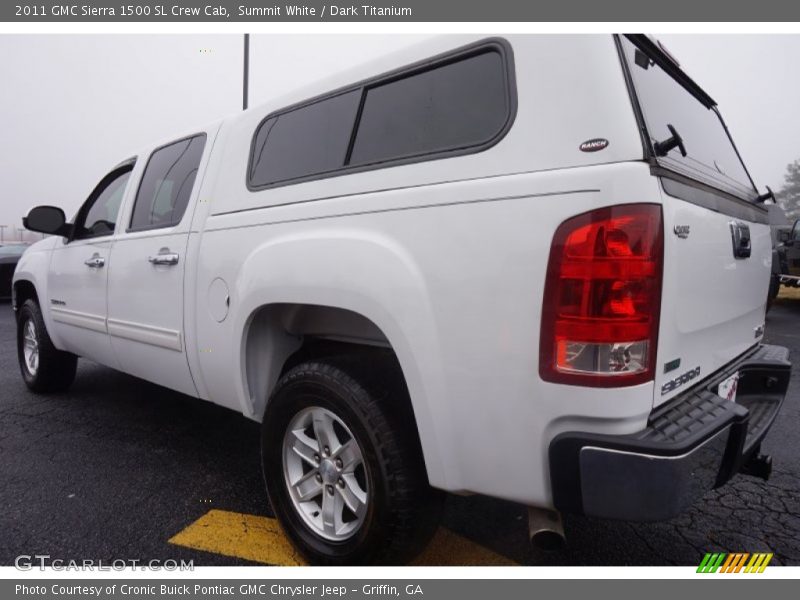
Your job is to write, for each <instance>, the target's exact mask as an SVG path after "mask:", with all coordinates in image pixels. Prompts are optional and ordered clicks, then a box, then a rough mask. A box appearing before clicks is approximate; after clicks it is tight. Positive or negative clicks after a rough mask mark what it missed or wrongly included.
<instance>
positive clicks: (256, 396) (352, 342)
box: [242, 303, 435, 473]
mask: <svg viewBox="0 0 800 600" xmlns="http://www.w3.org/2000/svg"><path fill="white" fill-rule="evenodd" d="M243 338H244V339H243V353H244V355H243V362H242V364H243V369H244V379H245V381H244V383H245V390H246V393H247V394H248V396H249V401H250V403H251V412H252V414H253V415H255V416H257V417H258V418H261V417H262V416H263V415H264V412H265V410H266V406H267V402H268V401H269V398H270V396H271V395H272V392H273V390H274V389H275V386H276V384H277V382H278V380H279V378H280V377H281V376H282V375H284V374H285V373H287V372H288V371H290V370H291V369H292V368H294V367H296V366H297V365H299V364H302V363H306V362H309V361H315V360H336V361H338V360H341V359H343V358H344V359H346V360H347V361H348V362H350V363H354V362H363V363H364V364H365V365H370V364H372V365H379V368H380V369H382V370H384V371H385V372H386V374H387V375H388V376H391V377H392V378H393V379H394V380H395V381H396V382H397V384H398V385H402V386H403V393H402V394H400V395H398V396H397V397H399V398H402V399H403V401H404V402H406V404H407V405H406V406H404V407H403V409H404V410H406V411H407V414H408V416H409V418H410V419H411V420H412V422H413V425H414V430H415V433H416V436H417V440H418V443H419V447H420V450H421V452H422V455H423V461H424V462H425V468H426V471H427V472H428V473H430V467H431V464H430V462H431V461H430V460H429V458H430V454H428V456H426V452H425V447H426V446H425V444H424V441H423V440H422V439H421V438H422V434H421V431H420V427H419V421H418V418H417V417H418V414H417V411H416V410H415V406H414V402H413V401H412V399H411V392H410V390H409V386H408V383H407V378H406V373H405V371H404V369H403V366H402V364H401V360H400V358H399V357H398V356H397V353H396V351H395V348H394V347H393V346H392V344H391V342H390V340H389V339H388V337H387V336H386V335H385V334H384V332H383V331H382V330H381V328H380V327H378V326H377V325H376V324H375V323H374V321H372V320H371V319H369V318H367V317H365V316H363V315H361V314H359V313H356V312H354V311H351V310H348V309H344V308H339V307H333V306H322V305H313V304H299V303H276V304H269V305H265V306H261V307H259V308H257V309H256V310H254V311H253V312H252V314H251V315H250V317H249V318H248V319H247V324H246V327H245V332H244V336H243ZM428 450H429V451H430V452H435V449H433V448H428Z"/></svg>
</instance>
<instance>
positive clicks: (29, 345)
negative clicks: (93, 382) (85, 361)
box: [17, 299, 78, 393]
mask: <svg viewBox="0 0 800 600" xmlns="http://www.w3.org/2000/svg"><path fill="white" fill-rule="evenodd" d="M17 357H18V359H19V369H20V371H21V373H22V379H23V380H24V381H25V385H27V386H28V388H29V389H30V390H31V391H34V392H37V393H48V392H63V391H65V390H67V389H68V388H69V386H70V385H72V382H73V380H74V379H75V372H76V370H77V368H78V357H77V356H75V355H74V354H71V353H69V352H62V351H61V350H59V349H58V348H56V347H55V346H54V345H53V342H52V340H51V339H50V335H49V334H48V333H47V328H46V327H45V324H44V318H43V317H42V311H41V309H40V308H39V305H38V304H37V303H36V301H35V300H30V299H29V300H26V301H25V302H24V303H23V305H22V307H21V308H20V309H19V314H18V315H17Z"/></svg>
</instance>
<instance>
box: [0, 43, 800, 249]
mask: <svg viewBox="0 0 800 600" xmlns="http://www.w3.org/2000/svg"><path fill="white" fill-rule="evenodd" d="M424 37H426V36H422V35H405V34H393V35H341V34H331V35H319V34H293V35H270V34H265V35H254V36H251V42H250V45H251V59H250V62H251V81H250V104H251V106H253V105H256V104H258V103H260V102H264V101H266V100H268V99H269V98H270V97H271V96H280V95H282V94H283V93H285V92H288V91H290V90H292V89H293V88H297V87H303V86H304V85H306V84H308V83H309V82H311V81H313V80H314V79H316V78H319V77H321V76H324V75H327V74H329V73H331V72H335V71H337V70H341V69H346V68H349V67H350V66H352V65H353V64H355V63H358V62H362V61H367V60H371V59H372V58H374V57H376V56H378V55H380V54H384V53H389V52H393V51H395V50H397V49H399V48H402V47H403V46H406V45H410V44H414V43H416V42H418V41H420V40H421V39H424ZM658 38H659V39H660V40H661V41H662V42H663V43H664V44H665V45H666V47H667V48H668V49H669V51H670V52H671V53H672V54H673V55H675V56H676V57H677V58H678V60H679V61H680V62H681V65H682V66H683V67H684V69H685V70H686V71H687V72H688V73H689V74H690V75H691V76H692V77H693V78H694V79H695V80H696V81H697V82H698V83H700V84H701V85H702V86H703V87H704V88H705V89H706V91H707V92H708V93H709V94H711V96H712V97H714V98H715V100H716V101H717V102H718V104H719V106H720V110H721V111H722V114H723V116H724V117H725V120H726V121H727V123H728V126H729V128H730V129H731V131H732V133H733V136H734V139H735V140H736V142H737V145H738V146H739V150H740V151H741V153H742V156H743V157H744V160H745V162H746V164H747V165H748V167H749V169H750V172H751V174H752V176H753V178H754V179H755V181H756V183H757V185H758V186H759V187H760V188H763V186H764V185H765V184H767V185H770V186H771V187H772V188H773V189H775V190H778V189H779V188H780V187H781V185H782V184H783V173H784V171H785V168H786V165H787V164H788V163H789V162H791V161H793V160H795V159H797V158H800V147H798V145H797V143H796V141H797V140H800V118H798V115H797V111H798V107H800V77H797V72H798V65H800V35H722V34H720V35H688V34H687V35H659V36H658ZM0 57H2V60H0V82H2V86H0V225H7V227H6V228H5V229H4V230H3V237H4V239H5V240H6V241H8V240H10V239H13V238H14V237H17V238H18V237H19V235H20V228H21V217H22V216H23V215H24V214H25V213H26V212H27V210H28V209H29V208H31V207H32V206H35V205H37V204H54V205H57V206H61V207H62V208H64V210H65V212H66V213H67V215H68V216H71V215H72V214H73V213H74V212H75V211H76V210H77V208H78V207H79V206H80V204H81V203H82V202H83V200H84V199H85V198H86V196H87V195H88V194H89V192H90V191H91V189H92V188H93V187H94V185H95V184H96V183H97V181H99V179H100V178H101V177H102V176H103V175H104V174H105V173H106V172H107V171H108V170H110V169H111V168H112V167H113V166H114V165H115V164H117V163H118V162H120V161H121V160H123V159H125V158H127V157H128V156H130V155H132V154H133V153H134V152H135V151H136V150H137V149H138V148H140V147H142V146H146V145H148V144H149V143H151V142H154V141H158V140H163V139H166V138H168V137H169V136H170V135H172V134H173V133H174V134H180V133H182V132H185V131H186V130H189V129H191V128H193V127H196V126H198V125H201V124H203V123H206V122H209V121H214V120H216V119H218V118H220V117H222V116H224V115H226V114H229V113H233V112H236V111H238V110H240V109H241V102H242V97H241V93H242V92H241V89H242V66H241V65H242V36H241V35H221V34H208V35H184V34H181V35H114V36H111V35H0Z"/></svg>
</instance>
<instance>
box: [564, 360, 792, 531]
mask: <svg viewBox="0 0 800 600" xmlns="http://www.w3.org/2000/svg"><path fill="white" fill-rule="evenodd" d="M736 372H738V373H739V375H740V378H739V384H738V391H737V398H736V402H735V403H734V402H729V401H727V400H724V399H722V398H720V397H719V396H717V394H716V389H717V385H718V384H719V383H720V382H721V381H723V380H724V379H726V378H727V377H729V376H731V375H732V374H734V373H736ZM790 373H791V363H790V362H789V351H788V350H787V349H786V348H783V347H781V346H767V345H759V346H757V347H755V348H753V349H751V350H750V351H748V352H747V353H745V354H744V355H743V356H741V357H739V358H738V359H737V360H735V361H734V362H733V363H731V364H729V365H728V366H727V367H725V368H724V369H722V370H721V371H719V372H717V373H716V374H715V375H714V376H713V377H711V378H709V379H707V380H706V381H704V382H703V383H702V384H700V385H699V386H696V387H695V388H693V389H691V390H689V391H687V392H685V393H684V394H681V395H680V396H678V397H676V398H674V399H673V400H671V401H670V402H668V403H667V404H666V405H664V406H660V407H658V408H657V409H656V410H654V411H653V413H652V414H651V415H650V419H649V422H648V426H647V428H646V429H644V430H643V431H639V432H636V433H633V434H629V435H602V434H594V433H582V432H566V433H562V434H559V435H558V436H556V437H555V438H554V439H553V441H552V442H551V443H550V453H549V459H550V474H551V481H552V487H553V502H554V505H555V507H556V508H557V509H558V510H561V511H564V512H570V513H577V514H585V515H589V516H596V517H603V518H611V519H624V520H628V521H658V520H664V519H669V518H672V517H674V516H675V515H677V514H679V513H681V512H682V511H684V510H685V509H686V508H688V507H689V506H690V505H691V504H692V503H694V502H695V501H696V500H697V499H698V498H699V497H700V496H702V495H703V494H704V493H705V492H706V491H708V490H710V489H712V488H715V487H719V486H721V485H723V484H724V483H725V482H727V481H728V480H729V479H730V478H731V477H732V476H733V475H734V474H736V473H737V472H738V471H739V470H740V469H741V468H742V467H743V465H744V464H745V463H746V461H747V460H748V459H749V458H750V457H751V456H752V455H753V454H754V453H756V452H758V449H759V446H760V443H761V440H762V439H763V438H764V436H765V435H766V434H767V432H768V431H769V428H770V427H771V426H772V423H773V421H774V420H775V417H776V415H777V414H778V411H779V409H780V406H781V404H782V403H783V399H784V397H785V396H786V389H787V388H788V385H789V376H790Z"/></svg>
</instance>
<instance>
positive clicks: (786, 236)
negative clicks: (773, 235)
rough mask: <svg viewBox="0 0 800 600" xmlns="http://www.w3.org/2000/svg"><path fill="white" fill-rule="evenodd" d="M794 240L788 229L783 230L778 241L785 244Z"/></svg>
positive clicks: (779, 233)
mask: <svg viewBox="0 0 800 600" xmlns="http://www.w3.org/2000/svg"><path fill="white" fill-rule="evenodd" d="M791 239H792V232H791V231H789V230H788V229H781V230H780V231H779V232H778V241H779V242H783V243H784V244H785V243H786V242H788V241H790V240H791Z"/></svg>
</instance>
